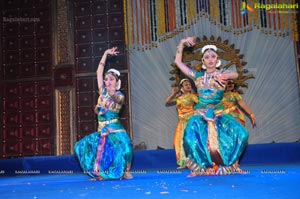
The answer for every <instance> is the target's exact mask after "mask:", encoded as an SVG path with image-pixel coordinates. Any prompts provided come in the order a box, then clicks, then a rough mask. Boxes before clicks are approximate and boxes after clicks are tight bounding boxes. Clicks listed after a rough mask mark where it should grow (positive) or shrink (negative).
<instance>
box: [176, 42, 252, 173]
mask: <svg viewBox="0 0 300 199" xmlns="http://www.w3.org/2000/svg"><path fill="white" fill-rule="evenodd" d="M194 39H195V38H194V37H188V38H185V39H182V40H181V41H180V43H179V45H178V47H177V53H176V57H175V64H176V65H177V67H178V68H179V69H180V70H181V71H182V72H183V73H184V74H185V75H186V76H188V77H189V78H191V79H193V80H194V82H195V85H196V87H197V93H198V99H199V102H198V104H197V105H196V106H195V113H194V116H192V117H191V118H190V119H189V121H188V124H187V126H186V128H185V132H184V136H183V146H184V149H185V152H186V155H187V157H188V160H187V167H188V168H189V169H190V170H191V174H190V175H189V176H190V177H192V176H197V175H225V174H231V173H236V172H238V173H243V171H242V170H241V169H240V168H239V166H238V164H237V161H238V159H239V158H240V156H241V154H242V153H243V151H244V149H245V147H246V145H247V141H248V131H247V130H246V129H245V128H244V127H243V126H242V125H241V124H240V123H239V122H238V121H236V120H235V119H234V118H233V117H231V116H230V115H228V114H225V113H224V112H223V111H224V106H223V104H222V98H223V95H224V92H225V84H226V81H227V80H228V79H236V78H237V77H238V74H237V73H236V72H229V71H221V70H218V67H219V66H220V65H221V61H220V59H219V57H218V54H217V47H216V46H215V45H206V46H204V47H203V48H202V50H201V53H202V63H203V65H202V67H203V68H204V69H205V72H201V71H199V72H198V71H196V70H193V69H191V68H190V67H188V66H187V65H186V64H185V63H184V62H182V51H183V48H184V45H186V46H189V47H192V46H194V45H195V42H194Z"/></svg>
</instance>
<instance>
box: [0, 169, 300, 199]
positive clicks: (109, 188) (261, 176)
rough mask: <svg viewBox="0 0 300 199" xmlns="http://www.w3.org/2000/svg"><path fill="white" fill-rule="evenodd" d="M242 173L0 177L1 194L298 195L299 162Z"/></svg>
mask: <svg viewBox="0 0 300 199" xmlns="http://www.w3.org/2000/svg"><path fill="white" fill-rule="evenodd" d="M243 169H246V170H247V171H248V173H247V174H243V175H240V174H235V175H227V176H198V177H193V178H189V177H187V175H188V174H189V171H188V170H176V169H174V170H136V171H134V170H133V175H134V178H133V179H130V180H114V181H91V180H90V179H89V178H88V176H87V175H84V174H82V173H73V174H72V173H69V174H63V173H61V174H35V175H19V176H14V177H1V180H0V195H1V198H9V199H12V198H18V199H20V198H33V199H39V198H51V199H53V198H64V199H66V198H103V199H104V198H107V199H112V198H131V199H136V198H160V199H161V198H173V199H176V198H178V199H179V198H225V197H226V198H227V197H228V198H231V197H232V198H243V199H244V198H249V199H250V198H256V199H257V198H289V199H291V198H300V189H299V188H300V185H299V183H300V166H299V165H293V164H290V165H260V166H244V167H243Z"/></svg>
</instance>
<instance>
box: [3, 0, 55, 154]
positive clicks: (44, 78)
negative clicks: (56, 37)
mask: <svg viewBox="0 0 300 199" xmlns="http://www.w3.org/2000/svg"><path fill="white" fill-rule="evenodd" d="M0 4H1V11H0V12H1V16H3V17H2V19H1V21H2V23H1V32H0V36H1V38H2V40H1V47H0V50H1V56H2V58H3V59H2V60H1V61H0V63H1V70H0V73H1V75H0V76H1V79H0V88H1V95H0V97H1V100H2V102H3V103H2V106H1V107H0V110H1V115H2V116H1V119H2V121H1V122H2V123H1V135H0V143H1V144H0V146H1V149H0V158H10V157H20V156H32V155H52V154H54V148H53V147H52V146H53V143H54V137H55V135H54V134H55V132H54V126H55V125H54V122H55V121H54V120H53V119H54V118H53V82H52V31H51V29H52V28H51V27H52V16H51V7H52V6H51V0H39V1H34V0H26V1H23V0H7V1H1V3H0Z"/></svg>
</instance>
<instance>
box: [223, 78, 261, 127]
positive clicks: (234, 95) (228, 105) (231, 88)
mask: <svg viewBox="0 0 300 199" xmlns="http://www.w3.org/2000/svg"><path fill="white" fill-rule="evenodd" d="M222 103H223V105H224V109H225V112H226V113H228V114H229V115H231V116H232V117H234V118H235V119H236V120H237V121H239V122H240V123H241V124H242V125H243V126H245V124H246V122H245V115H244V113H243V112H242V110H243V111H244V112H245V113H246V114H247V116H248V117H249V119H250V120H251V123H252V126H253V127H255V126H256V118H255V115H254V113H253V111H252V110H251V108H250V107H249V105H248V104H247V103H246V102H245V101H244V100H243V97H242V96H241V95H240V94H239V93H238V92H237V91H235V83H234V81H233V80H228V82H227V84H226V90H225V93H224V96H223V100H222Z"/></svg>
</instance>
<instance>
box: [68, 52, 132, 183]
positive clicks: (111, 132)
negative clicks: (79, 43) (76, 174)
mask: <svg viewBox="0 0 300 199" xmlns="http://www.w3.org/2000/svg"><path fill="white" fill-rule="evenodd" d="M118 53H119V52H118V51H117V47H113V48H111V49H107V50H106V51H105V52H104V54H103V56H102V58H101V60H100V63H99V66H98V69H97V82H98V88H99V97H98V104H97V106H96V109H97V113H98V131H97V132H94V133H92V134H90V135H87V136H85V137H84V138H82V139H81V140H79V141H78V142H77V143H76V144H75V147H74V150H75V154H76V155H77V157H78V160H79V162H80V165H81V167H82V169H83V171H84V172H85V173H87V174H88V175H89V176H91V177H92V179H95V180H113V179H129V178H132V175H131V173H130V167H131V161H132V157H133V148H132V142H131V139H130V137H129V135H128V134H127V132H126V130H125V129H124V127H123V126H122V124H121V123H120V119H119V115H118V114H119V111H120V110H121V108H122V105H123V103H124V94H123V93H122V92H121V91H119V89H120V87H121V80H120V72H119V71H118V70H116V69H109V70H108V71H107V72H106V73H105V75H104V80H103V72H104V65H105V62H106V59H107V56H108V55H117V54H118Z"/></svg>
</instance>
